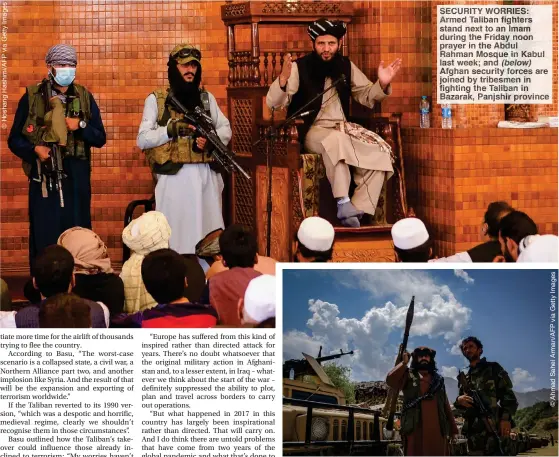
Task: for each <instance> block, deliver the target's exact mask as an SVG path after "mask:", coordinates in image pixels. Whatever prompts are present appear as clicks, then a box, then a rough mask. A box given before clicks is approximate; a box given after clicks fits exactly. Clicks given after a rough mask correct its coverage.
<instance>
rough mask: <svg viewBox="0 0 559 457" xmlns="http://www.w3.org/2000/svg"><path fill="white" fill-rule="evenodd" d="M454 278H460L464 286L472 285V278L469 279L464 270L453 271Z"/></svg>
mask: <svg viewBox="0 0 559 457" xmlns="http://www.w3.org/2000/svg"><path fill="white" fill-rule="evenodd" d="M454 276H457V277H458V278H462V279H463V280H464V282H465V283H466V284H473V283H474V278H472V277H470V275H469V274H468V273H467V272H465V271H464V270H454Z"/></svg>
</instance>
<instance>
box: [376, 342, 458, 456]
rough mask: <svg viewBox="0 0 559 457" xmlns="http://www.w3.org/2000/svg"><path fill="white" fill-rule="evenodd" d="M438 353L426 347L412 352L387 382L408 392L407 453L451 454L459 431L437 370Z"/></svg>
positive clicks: (404, 425) (404, 417)
mask: <svg viewBox="0 0 559 457" xmlns="http://www.w3.org/2000/svg"><path fill="white" fill-rule="evenodd" d="M436 354H437V352H436V351H435V350H433V349H430V348H428V347H425V346H421V347H418V348H416V349H415V350H414V351H413V353H412V357H411V358H412V363H411V367H410V368H408V366H407V365H408V361H409V359H410V354H409V353H408V352H405V353H404V354H403V357H402V362H401V363H399V364H398V365H396V366H395V367H394V368H393V369H392V371H390V373H388V375H387V376H386V383H387V384H388V385H389V386H390V387H391V388H392V389H394V390H401V391H402V392H403V394H404V404H403V407H402V428H401V431H400V433H401V434H402V439H403V441H404V454H405V455H450V452H449V451H450V448H449V438H452V437H454V436H455V435H456V434H457V433H458V428H457V427H456V422H455V420H454V415H453V414H452V412H451V410H450V404H449V403H448V397H447V395H446V390H445V386H444V378H443V377H442V376H441V375H440V374H439V373H438V372H437V365H436V363H435V355H436Z"/></svg>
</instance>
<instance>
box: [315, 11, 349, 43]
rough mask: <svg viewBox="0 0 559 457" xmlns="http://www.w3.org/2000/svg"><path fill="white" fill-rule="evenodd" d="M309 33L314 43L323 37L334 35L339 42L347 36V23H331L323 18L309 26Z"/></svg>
mask: <svg viewBox="0 0 559 457" xmlns="http://www.w3.org/2000/svg"><path fill="white" fill-rule="evenodd" d="M307 33H308V34H309V36H310V37H311V40H313V41H314V40H316V39H317V38H318V37H319V36H321V35H332V36H334V37H336V38H337V39H338V40H339V39H340V38H342V37H343V36H344V35H345V34H346V25H345V22H342V21H330V20H329V19H326V18H324V17H323V18H320V19H318V20H316V21H314V22H313V23H312V24H311V25H309V28H308V29H307Z"/></svg>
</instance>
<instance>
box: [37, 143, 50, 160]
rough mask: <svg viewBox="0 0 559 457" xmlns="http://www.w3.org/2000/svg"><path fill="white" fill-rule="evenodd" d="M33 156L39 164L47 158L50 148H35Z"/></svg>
mask: <svg viewBox="0 0 559 457" xmlns="http://www.w3.org/2000/svg"><path fill="white" fill-rule="evenodd" d="M35 154H37V157H39V160H40V161H41V162H44V161H45V160H47V159H48V158H49V155H50V148H49V147H48V146H35Z"/></svg>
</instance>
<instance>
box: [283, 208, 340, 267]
mask: <svg viewBox="0 0 559 457" xmlns="http://www.w3.org/2000/svg"><path fill="white" fill-rule="evenodd" d="M334 236H335V233H334V227H333V226H332V224H330V222H328V221H327V220H326V219H322V218H321V217H316V216H313V217H307V218H306V219H304V220H303V222H301V225H300V226H299V230H297V235H295V255H294V259H293V261H294V262H328V261H330V260H332V253H333V251H334Z"/></svg>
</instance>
